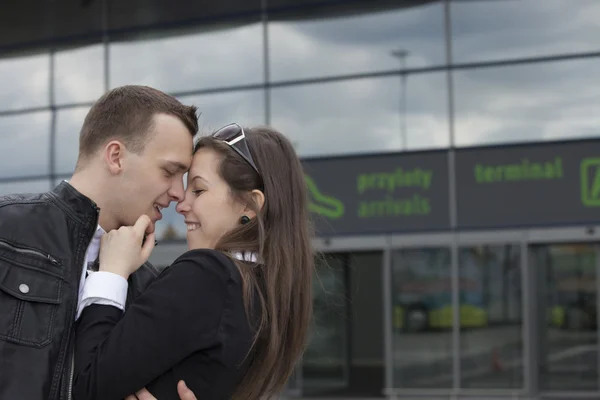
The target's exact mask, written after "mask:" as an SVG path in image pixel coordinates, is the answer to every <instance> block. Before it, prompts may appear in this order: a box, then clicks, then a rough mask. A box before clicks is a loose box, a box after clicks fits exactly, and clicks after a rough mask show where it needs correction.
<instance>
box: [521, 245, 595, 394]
mask: <svg viewBox="0 0 600 400" xmlns="http://www.w3.org/2000/svg"><path fill="white" fill-rule="evenodd" d="M530 255H531V263H530V264H531V265H530V267H531V268H532V269H533V271H535V272H536V274H537V279H536V283H537V285H538V293H537V296H536V297H537V301H538V306H539V308H538V310H537V315H538V320H539V324H540V326H539V329H538V331H539V338H538V341H537V343H538V346H539V350H538V354H539V359H538V360H537V364H538V367H539V382H540V388H541V389H543V390H564V391H567V390H572V391H583V390H586V391H592V390H594V391H595V390H598V332H597V328H598V326H597V320H596V313H597V306H596V304H597V292H596V279H597V276H596V271H597V265H596V264H597V263H598V258H597V257H598V255H597V249H596V247H595V246H594V245H591V244H573V245H544V246H535V247H533V248H532V249H531V251H530Z"/></svg>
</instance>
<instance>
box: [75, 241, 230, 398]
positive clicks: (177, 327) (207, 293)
mask: <svg viewBox="0 0 600 400" xmlns="http://www.w3.org/2000/svg"><path fill="white" fill-rule="evenodd" d="M186 254H187V255H185V256H182V257H180V258H179V259H178V260H177V261H176V262H175V264H173V265H172V266H171V267H169V268H168V270H166V271H164V272H163V273H162V274H161V275H160V276H159V277H158V278H157V280H156V282H155V283H153V284H152V285H151V286H150V287H149V288H148V290H147V291H146V292H144V293H143V294H142V295H141V296H140V297H139V298H138V299H137V300H136V301H135V302H134V303H133V304H132V305H131V306H130V307H129V309H128V310H127V311H126V312H125V313H124V314H123V313H122V312H121V311H120V310H119V309H118V308H116V307H112V306H108V305H92V306H89V307H87V308H86V309H85V310H84V311H83V312H82V314H81V318H80V320H79V322H78V326H77V339H76V348H75V376H74V382H73V395H74V398H75V399H89V400H95V399H123V398H125V397H126V396H127V395H130V394H131V393H135V392H136V391H138V390H140V389H142V388H143V387H144V386H146V385H147V384H148V383H149V382H151V381H152V380H153V379H155V378H156V377H158V376H159V375H161V374H162V373H164V372H166V371H168V370H169V369H170V368H172V367H173V366H174V365H176V364H177V363H178V362H179V361H181V360H183V359H184V358H186V357H187V356H189V355H190V354H192V353H194V352H196V351H198V350H200V349H203V348H207V347H209V346H211V345H212V344H213V343H214V342H215V340H216V335H217V332H218V328H219V324H220V321H221V314H222V311H223V307H224V304H225V301H226V299H225V298H226V296H227V287H228V285H229V275H228V273H227V270H228V269H227V267H225V266H223V265H222V264H223V260H222V259H221V257H224V256H223V255H220V257H219V256H217V255H216V254H215V252H213V251H193V255H192V252H188V253H186ZM176 383H177V382H174V383H173V384H174V385H175V384H176Z"/></svg>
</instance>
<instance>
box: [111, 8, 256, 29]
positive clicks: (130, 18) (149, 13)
mask: <svg viewBox="0 0 600 400" xmlns="http://www.w3.org/2000/svg"><path fill="white" fill-rule="evenodd" d="M260 9H261V1H260V0H245V1H224V2H218V1H211V2H203V1H197V0H175V1H172V2H171V1H164V0H136V1H111V2H110V8H109V19H108V23H109V25H108V26H109V30H110V31H111V37H113V36H115V35H120V34H123V35H124V36H126V35H128V34H132V28H133V29H135V28H142V29H144V28H147V27H152V26H158V27H159V28H164V27H169V26H172V27H177V26H182V25H183V26H185V25H189V24H190V23H194V22H196V23H197V22H201V23H202V24H207V23H216V24H218V23H223V21H226V22H231V21H232V19H233V17H232V16H235V17H236V19H237V18H239V17H240V16H241V15H251V16H253V15H259V14H260ZM238 22H239V21H238ZM207 29H208V28H207ZM133 34H134V35H135V34H138V32H133Z"/></svg>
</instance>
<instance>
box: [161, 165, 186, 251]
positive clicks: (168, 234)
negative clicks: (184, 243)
mask: <svg viewBox="0 0 600 400" xmlns="http://www.w3.org/2000/svg"><path fill="white" fill-rule="evenodd" d="M184 182H187V176H186V177H185V180H184ZM176 206H177V203H171V206H170V207H169V208H165V209H163V211H162V215H163V218H162V219H161V220H160V221H158V222H157V223H156V226H155V229H156V231H155V233H156V238H157V240H159V241H161V240H165V241H168V240H185V238H186V234H187V228H186V226H185V223H184V219H183V216H182V215H181V214H178V213H177V211H176V210H175V207H176Z"/></svg>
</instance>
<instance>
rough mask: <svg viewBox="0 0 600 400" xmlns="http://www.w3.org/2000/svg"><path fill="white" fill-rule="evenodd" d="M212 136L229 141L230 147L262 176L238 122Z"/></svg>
mask: <svg viewBox="0 0 600 400" xmlns="http://www.w3.org/2000/svg"><path fill="white" fill-rule="evenodd" d="M212 137H213V138H215V139H218V140H221V141H223V142H225V143H227V144H228V145H229V147H231V148H232V149H233V150H235V152H236V153H238V154H239V155H240V156H242V157H243V158H244V160H246V161H247V162H248V164H250V165H251V166H252V168H254V170H255V171H256V173H257V174H258V176H259V177H260V176H261V175H260V172H258V168H257V167H256V164H255V163H254V159H253V158H252V154H250V149H249V148H248V143H247V142H246V134H245V133H244V129H243V128H242V127H241V126H239V125H238V124H236V123H233V124H229V125H226V126H224V127H223V128H221V129H219V130H218V131H217V132H215V133H214V134H213V135H212Z"/></svg>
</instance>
